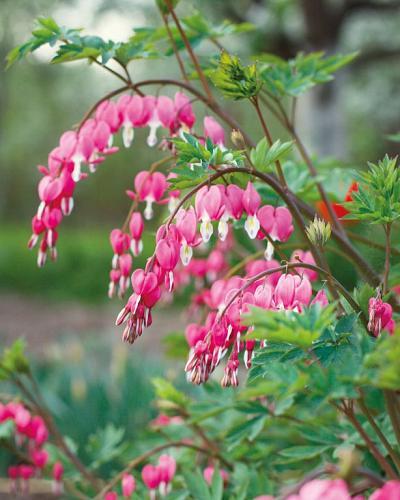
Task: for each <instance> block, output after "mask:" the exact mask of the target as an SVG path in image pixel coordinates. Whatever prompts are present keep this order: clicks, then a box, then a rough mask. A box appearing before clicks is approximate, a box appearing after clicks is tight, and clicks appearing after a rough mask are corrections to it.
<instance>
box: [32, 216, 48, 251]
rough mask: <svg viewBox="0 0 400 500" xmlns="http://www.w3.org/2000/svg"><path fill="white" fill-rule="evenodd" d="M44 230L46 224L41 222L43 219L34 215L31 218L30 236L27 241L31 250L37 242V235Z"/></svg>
mask: <svg viewBox="0 0 400 500" xmlns="http://www.w3.org/2000/svg"><path fill="white" fill-rule="evenodd" d="M45 230H46V226H45V225H44V224H43V221H42V220H40V219H39V218H38V216H37V215H35V216H34V217H33V218H32V236H31V237H30V239H29V241H28V248H29V250H31V249H32V248H33V247H34V246H35V245H36V243H37V241H38V239H39V235H40V234H42V233H43V232H44V231H45Z"/></svg>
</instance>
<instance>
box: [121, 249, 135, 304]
mask: <svg viewBox="0 0 400 500" xmlns="http://www.w3.org/2000/svg"><path fill="white" fill-rule="evenodd" d="M118 265H119V271H120V278H119V296H120V297H123V296H124V295H125V292H126V291H127V289H128V288H129V275H130V272H131V269H132V256H131V255H129V253H125V254H123V255H120V257H119V259H118Z"/></svg>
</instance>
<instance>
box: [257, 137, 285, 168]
mask: <svg viewBox="0 0 400 500" xmlns="http://www.w3.org/2000/svg"><path fill="white" fill-rule="evenodd" d="M292 145H293V142H292V141H290V142H284V143H281V141H280V140H279V139H278V140H277V141H275V142H274V143H273V144H272V146H271V147H268V142H267V139H266V138H265V137H264V138H263V139H261V141H260V142H259V143H258V144H257V146H256V147H255V148H253V149H252V150H251V151H250V160H251V162H252V164H253V165H254V166H255V167H256V168H257V170H261V171H262V172H267V171H269V170H270V169H271V168H272V166H273V165H274V163H275V162H276V161H277V160H281V159H282V158H283V157H284V156H285V155H286V154H288V153H289V151H290V150H291V149H292Z"/></svg>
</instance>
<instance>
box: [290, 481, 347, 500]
mask: <svg viewBox="0 0 400 500" xmlns="http://www.w3.org/2000/svg"><path fill="white" fill-rule="evenodd" d="M351 498H352V497H351V494H350V492H349V490H348V487H347V484H346V482H345V481H343V479H314V480H313V481H309V482H308V483H306V484H305V485H304V486H302V487H301V488H300V491H299V493H298V494H297V495H290V496H288V497H287V500H351Z"/></svg>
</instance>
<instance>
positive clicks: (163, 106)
mask: <svg viewBox="0 0 400 500" xmlns="http://www.w3.org/2000/svg"><path fill="white" fill-rule="evenodd" d="M175 115H176V112H175V106H174V102H173V100H172V99H171V98H170V97H167V96H160V97H158V98H157V116H158V119H159V120H160V123H161V125H162V126H163V127H164V128H167V129H169V130H170V131H171V132H172V131H173V129H174V122H175Z"/></svg>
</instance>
